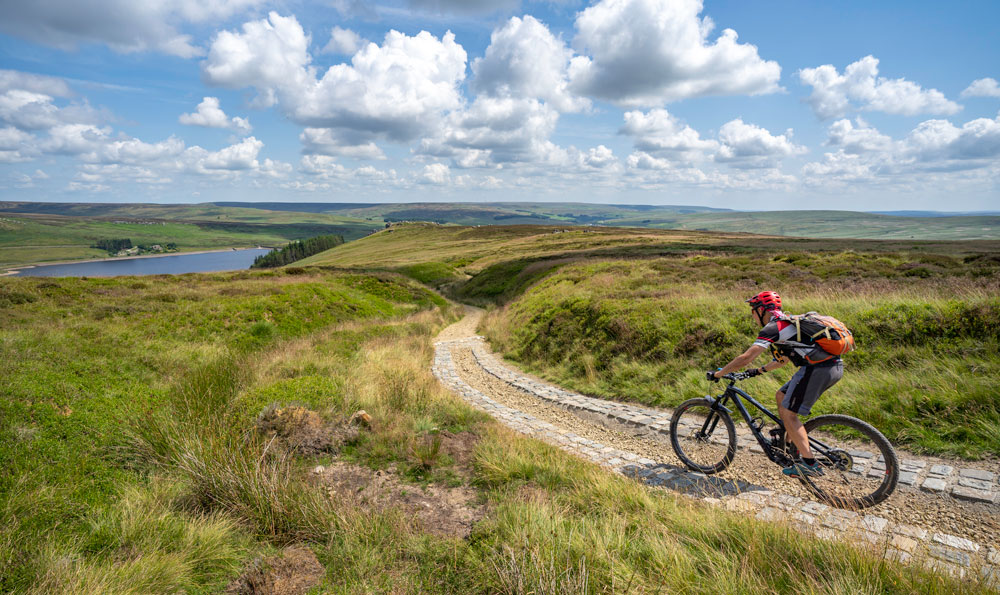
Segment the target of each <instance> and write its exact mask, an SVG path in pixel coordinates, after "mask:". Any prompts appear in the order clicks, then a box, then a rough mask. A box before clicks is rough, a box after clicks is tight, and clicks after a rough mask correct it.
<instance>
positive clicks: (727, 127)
mask: <svg viewBox="0 0 1000 595" xmlns="http://www.w3.org/2000/svg"><path fill="white" fill-rule="evenodd" d="M719 141H720V142H721V143H722V144H721V146H720V147H719V151H718V152H717V153H716V154H715V160H716V161H718V162H722V163H728V164H729V165H730V166H732V167H737V168H741V169H753V168H773V167H776V166H777V162H778V160H779V159H780V158H781V157H787V156H790V155H799V154H802V153H805V152H806V151H807V149H806V148H805V147H802V146H800V145H796V144H795V143H793V142H792V131H791V130H788V131H786V132H785V134H779V135H773V134H771V133H770V132H769V131H767V130H766V129H764V128H761V127H760V126H756V125H754V124H747V123H745V122H744V121H743V120H742V119H739V118H737V119H735V120H732V121H730V122H726V123H725V124H723V125H722V128H720V129H719Z"/></svg>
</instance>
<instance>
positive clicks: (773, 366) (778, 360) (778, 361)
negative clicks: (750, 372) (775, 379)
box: [760, 356, 788, 373]
mask: <svg viewBox="0 0 1000 595" xmlns="http://www.w3.org/2000/svg"><path fill="white" fill-rule="evenodd" d="M787 363H788V358H787V357H781V356H778V357H775V358H774V359H773V360H771V361H769V362H767V363H766V364H764V365H763V366H761V367H760V371H761V372H762V373H763V372H770V371H771V370H777V369H778V368H780V367H781V366H783V365H785V364H787Z"/></svg>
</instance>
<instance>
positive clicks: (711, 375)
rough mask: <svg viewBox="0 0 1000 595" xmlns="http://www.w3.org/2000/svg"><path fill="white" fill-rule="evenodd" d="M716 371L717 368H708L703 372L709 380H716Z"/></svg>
mask: <svg viewBox="0 0 1000 595" xmlns="http://www.w3.org/2000/svg"><path fill="white" fill-rule="evenodd" d="M716 372H718V370H709V371H708V372H705V378H706V379H707V380H708V381H709V382H718V381H719V379H718V378H716V377H715V373H716Z"/></svg>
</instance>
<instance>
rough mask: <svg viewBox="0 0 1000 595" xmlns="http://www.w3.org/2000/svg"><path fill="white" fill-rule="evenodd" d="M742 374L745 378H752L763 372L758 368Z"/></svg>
mask: <svg viewBox="0 0 1000 595" xmlns="http://www.w3.org/2000/svg"><path fill="white" fill-rule="evenodd" d="M743 374H744V375H745V376H746V377H747V378H753V377H754V376H760V375H761V374H763V372H761V370H760V368H750V369H749V370H747V371H745V372H743Z"/></svg>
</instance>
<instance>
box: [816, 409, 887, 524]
mask: <svg viewBox="0 0 1000 595" xmlns="http://www.w3.org/2000/svg"><path fill="white" fill-rule="evenodd" d="M805 428H806V432H808V433H809V443H810V446H811V448H812V450H813V456H814V457H816V461H817V462H818V463H819V464H820V466H821V467H822V469H823V472H822V473H821V474H819V475H815V476H810V475H805V476H804V477H800V478H799V479H800V480H801V481H802V482H803V483H804V484H805V485H806V487H807V488H809V490H810V491H811V492H813V493H814V494H816V496H817V497H819V498H820V499H821V500H824V501H826V502H827V503H828V504H831V505H833V506H836V507H838V508H846V509H850V510H857V509H861V508H867V507H869V506H874V505H876V504H878V503H880V502H882V501H884V500H885V499H886V498H888V497H889V495H891V494H892V492H893V490H895V489H896V482H897V481H898V480H899V461H898V459H897V457H896V451H895V450H894V449H893V448H892V445H891V444H889V440H888V439H886V437H885V436H883V435H882V433H881V432H879V431H878V430H876V429H875V428H874V427H872V426H871V425H869V424H867V423H865V422H863V421H861V420H860V419H857V418H854V417H850V416H847V415H820V416H817V417H814V418H812V419H810V420H809V421H807V422H806V423H805Z"/></svg>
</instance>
